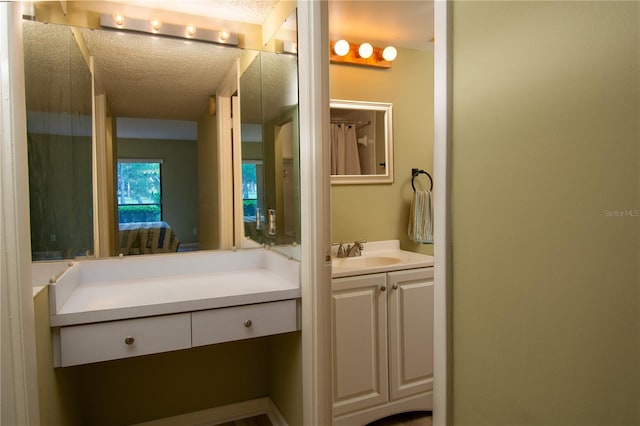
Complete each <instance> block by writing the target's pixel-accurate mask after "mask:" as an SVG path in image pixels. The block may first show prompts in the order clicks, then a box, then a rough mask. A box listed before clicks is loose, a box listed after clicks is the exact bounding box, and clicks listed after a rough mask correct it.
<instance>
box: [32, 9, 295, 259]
mask: <svg viewBox="0 0 640 426" xmlns="http://www.w3.org/2000/svg"><path fill="white" fill-rule="evenodd" d="M293 17H294V18H295V14H294V15H293ZM87 21H90V20H87ZM287 21H288V22H286V26H287V31H288V32H289V33H291V31H293V34H294V35H293V37H294V40H295V19H293V24H294V27H293V30H292V29H291V19H287ZM23 28H24V52H25V80H26V81H25V85H26V93H27V113H28V116H27V123H28V150H29V177H30V182H29V184H30V203H31V228H32V255H33V256H32V258H33V260H49V259H68V258H76V257H79V256H93V255H94V253H95V252H96V251H97V248H96V247H95V241H96V238H99V239H101V240H102V242H103V243H104V241H105V240H106V241H108V244H107V245H108V247H109V250H108V252H105V251H103V252H102V253H101V255H103V256H113V255H119V254H124V255H133V254H152V253H164V252H174V251H192V250H202V249H218V248H219V241H220V232H221V228H225V227H226V226H227V224H221V223H220V220H219V216H220V211H228V212H230V213H229V215H228V216H229V218H233V217H234V213H233V209H234V202H228V203H224V205H221V201H220V200H221V198H220V192H221V185H222V184H221V183H220V180H221V178H220V173H221V172H220V168H221V165H220V159H219V158H218V152H219V150H218V143H219V139H220V133H221V132H223V130H221V129H220V128H219V127H220V125H219V124H218V123H219V120H218V117H217V116H218V115H219V114H220V110H219V109H220V108H219V105H216V101H219V98H217V97H216V95H217V94H218V93H219V88H220V86H222V85H227V86H229V81H230V79H231V80H232V81H233V79H235V83H233V84H234V85H235V87H236V89H237V92H236V95H238V97H239V98H240V102H241V104H242V105H246V106H247V107H248V109H247V110H246V113H247V114H249V113H250V110H251V106H252V105H253V106H254V107H253V108H254V109H257V110H259V111H260V112H261V116H260V118H259V120H258V121H255V120H254V119H249V120H248V121H247V123H250V124H258V125H259V127H260V128H261V131H262V135H263V136H264V137H262V136H261V139H260V141H259V142H255V143H256V144H257V145H259V146H260V151H261V154H260V155H257V154H253V153H252V152H253V151H252V149H251V148H252V147H251V145H250V143H254V142H249V143H247V144H245V143H244V142H243V143H242V156H243V158H244V157H246V158H247V159H249V160H248V164H252V165H255V167H254V170H255V171H257V172H258V175H259V177H258V178H256V179H254V181H255V182H256V184H257V185H258V183H257V182H259V186H260V191H259V193H260V197H259V198H260V209H261V211H262V212H263V213H262V215H265V214H267V215H268V212H269V210H273V212H274V217H275V218H276V219H275V220H277V222H274V228H275V233H272V234H269V233H268V232H267V234H266V235H267V236H268V241H266V240H265V239H263V241H264V242H268V243H269V244H270V245H279V244H291V243H294V242H296V243H297V242H299V222H300V221H299V211H300V208H299V195H298V193H299V190H298V188H299V185H298V184H297V183H296V182H297V179H298V176H299V172H298V167H299V162H298V160H297V156H298V149H297V140H298V136H297V135H298V132H297V122H298V119H297V57H296V56H295V55H292V54H284V53H283V52H282V46H283V41H282V40H278V42H275V43H274V42H271V41H270V42H269V43H265V48H264V51H252V50H250V49H245V48H240V47H234V46H220V45H217V44H214V43H206V42H199V41H195V40H185V39H183V38H176V37H162V36H156V35H152V34H140V33H136V32H125V31H114V30H112V29H105V28H100V27H96V26H93V27H92V28H86V27H73V26H67V25H57V24H51V23H47V24H45V23H42V22H37V20H35V19H31V20H25V21H24V25H23ZM287 37H289V38H290V37H291V35H290V34H289V35H288V36H287ZM241 39H242V37H241ZM274 46H276V47H274ZM246 58H253V60H252V61H251V60H248V59H246ZM243 61H244V62H246V63H247V65H243ZM90 66H91V68H92V69H93V75H92V73H91V72H90V71H89V70H90ZM256 67H257V68H258V79H259V81H260V84H259V86H258V87H257V88H256V87H252V88H251V89H247V90H246V91H243V90H242V88H241V87H238V82H239V83H240V84H242V83H243V81H244V80H245V77H244V76H243V77H241V78H240V76H241V75H243V74H246V75H247V76H250V75H251V73H252V72H254V71H255V69H256ZM243 68H244V69H243ZM263 70H264V72H263ZM267 71H268V72H267ZM92 78H93V83H94V96H93V97H92ZM272 79H274V80H272ZM286 79H293V80H292V81H286ZM247 81H248V80H247ZM247 84H248V83H247ZM291 88H295V90H294V91H291ZM92 104H93V105H92ZM92 107H93V109H92ZM242 113H243V114H244V113H245V109H244V108H243V111H242ZM92 114H94V116H96V117H97V118H94V120H93V123H92ZM287 117H288V120H287ZM229 122H230V123H231V120H229ZM243 123H244V120H243ZM277 132H280V133H283V134H286V135H287V136H285V137H284V138H282V137H277V136H275V135H276V133H277ZM96 133H97V134H98V135H102V139H103V140H102V142H98V143H96V140H95V139H96ZM238 134H242V135H245V134H246V135H247V137H248V138H249V140H251V138H252V136H251V133H250V132H249V131H247V132H244V131H243V132H241V133H240V132H239V133H238ZM243 137H244V136H243ZM99 138H100V136H99V137H98V139H99ZM95 146H97V147H98V148H97V149H95V150H92V147H95ZM96 151H98V152H96ZM245 151H246V152H245ZM242 163H244V161H243V162H242ZM259 164H260V165H261V166H260V167H257V166H258V165H259ZM242 166H243V164H240V162H237V165H236V164H234V167H242ZM283 167H285V168H287V170H289V171H290V176H292V179H291V182H290V183H289V182H283V181H282V176H281V175H278V176H276V175H275V173H276V170H278V171H280V170H282V168H283ZM96 173H102V175H103V176H107V179H106V180H104V179H103V180H102V181H99V180H98V181H96V178H95V174H96ZM234 176H237V173H233V176H232V177H234ZM241 176H243V177H244V173H243V174H242V175H241ZM96 182H98V183H96ZM229 184H230V185H233V186H239V185H242V184H244V182H237V181H235V182H229ZM257 193H258V191H254V192H253V193H252V195H255V194H257ZM101 197H102V201H103V202H102V204H101V203H100V198H101ZM257 198H258V197H257V196H256V197H255V199H256V207H257V204H258V203H257ZM105 200H106V202H104V201H105ZM227 204H228V205H227ZM236 204H237V203H236ZM105 206H106V207H105ZM96 213H97V214H96ZM98 215H102V218H103V219H102V220H103V223H104V224H106V225H103V226H102V228H100V227H96V226H94V222H95V221H96V220H97V219H96V217H97V216H98ZM105 217H107V218H108V219H107V220H105V219H104V218H105ZM264 219H265V223H268V217H267V218H264ZM254 222H255V218H254ZM228 226H229V227H232V226H242V227H244V222H243V223H242V224H238V223H236V224H234V223H232V221H230V222H229V223H228ZM267 231H268V229H267ZM145 240H148V241H149V244H150V245H151V246H152V249H149V247H148V245H149V244H146V245H145V242H144V241H145ZM256 240H260V238H258V237H257V236H256ZM233 245H234V246H237V247H242V246H243V244H241V242H239V241H236V242H235V243H234V244H233Z"/></svg>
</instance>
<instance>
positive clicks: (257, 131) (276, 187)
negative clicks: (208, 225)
mask: <svg viewBox="0 0 640 426" xmlns="http://www.w3.org/2000/svg"><path fill="white" fill-rule="evenodd" d="M287 21H288V22H289V25H291V24H290V22H292V21H294V22H295V16H294V15H292V16H290V17H289V18H288V19H287ZM297 73H298V66H297V56H296V55H295V52H294V51H286V50H281V51H280V52H272V51H262V52H260V54H259V55H258V57H256V59H255V60H254V61H253V62H252V63H251V65H250V66H249V67H248V68H247V70H246V71H245V72H244V73H243V74H242V77H241V78H240V92H239V93H240V105H241V114H240V116H241V119H242V127H241V129H242V132H241V133H242V136H241V144H242V149H241V152H242V157H241V162H242V164H241V171H242V202H243V206H242V209H241V215H238V216H236V218H237V220H238V221H239V222H241V223H242V224H243V226H242V231H243V236H242V237H243V238H244V240H245V242H246V241H247V240H250V241H251V242H254V243H257V244H262V245H269V246H278V247H280V246H283V245H293V246H295V245H297V244H299V243H300V173H299V169H300V167H299V158H300V145H299V138H298V134H299V132H298V84H297V81H298V79H297ZM238 210H240V209H238ZM245 245H246V244H245ZM249 245H250V244H249Z"/></svg>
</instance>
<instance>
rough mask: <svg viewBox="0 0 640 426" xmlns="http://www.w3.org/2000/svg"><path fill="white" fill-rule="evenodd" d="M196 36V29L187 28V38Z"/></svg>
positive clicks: (191, 26)
mask: <svg viewBox="0 0 640 426" xmlns="http://www.w3.org/2000/svg"><path fill="white" fill-rule="evenodd" d="M195 34H196V27H194V26H193V25H188V26H187V37H193V36H194V35H195Z"/></svg>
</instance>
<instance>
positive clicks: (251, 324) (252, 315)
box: [191, 299, 298, 346]
mask: <svg viewBox="0 0 640 426" xmlns="http://www.w3.org/2000/svg"><path fill="white" fill-rule="evenodd" d="M297 312H298V310H297V302H296V300H294V299H292V300H282V301H278V302H269V303H260V304H255V305H244V306H234V307H231V308H220V309H211V310H207V311H199V312H193V313H192V314H191V323H192V330H191V332H192V343H193V346H203V345H211V344H214V343H221V342H230V341H232V340H240V339H250V338H252V337H260V336H268V335H270V334H278V333H287V332H289V331H295V330H298V314H297Z"/></svg>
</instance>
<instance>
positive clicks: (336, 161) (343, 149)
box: [331, 123, 360, 175]
mask: <svg viewBox="0 0 640 426" xmlns="http://www.w3.org/2000/svg"><path fill="white" fill-rule="evenodd" d="M331 174H332V175H359V174H360V155H359V154H358V140H357V138H356V126H354V125H352V124H342V123H331Z"/></svg>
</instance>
